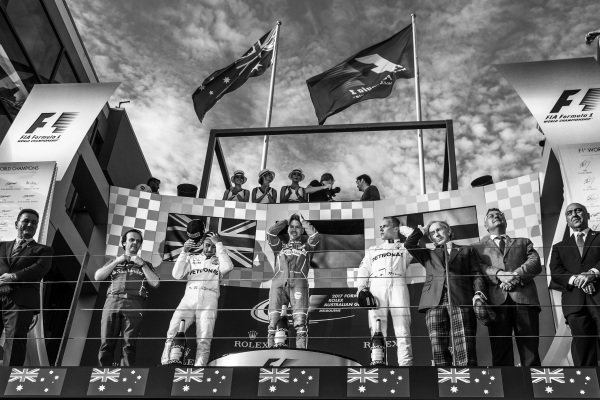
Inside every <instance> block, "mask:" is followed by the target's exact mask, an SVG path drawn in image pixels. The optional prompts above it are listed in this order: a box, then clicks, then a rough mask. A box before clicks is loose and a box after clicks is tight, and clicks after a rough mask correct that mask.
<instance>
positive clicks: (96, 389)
mask: <svg viewBox="0 0 600 400" xmlns="http://www.w3.org/2000/svg"><path fill="white" fill-rule="evenodd" d="M147 380H148V368H93V369H92V373H91V375H90V382H89V384H88V390H87V395H88V396H106V395H108V396H143V395H144V393H145V392H146V381H147Z"/></svg>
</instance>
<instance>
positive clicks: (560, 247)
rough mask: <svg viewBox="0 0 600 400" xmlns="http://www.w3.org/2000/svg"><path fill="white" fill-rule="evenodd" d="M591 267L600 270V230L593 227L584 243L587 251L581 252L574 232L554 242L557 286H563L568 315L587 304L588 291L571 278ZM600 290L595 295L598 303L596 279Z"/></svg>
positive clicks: (552, 270)
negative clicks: (573, 234) (573, 283)
mask: <svg viewBox="0 0 600 400" xmlns="http://www.w3.org/2000/svg"><path fill="white" fill-rule="evenodd" d="M590 268H597V269H599V270H600V234H599V232H597V231H592V230H590V231H589V232H588V235H587V237H586V238H585V243H584V245H583V255H580V254H579V249H578V248H577V243H575V238H574V237H573V236H570V237H569V238H568V239H566V240H563V241H562V242H558V243H555V244H554V245H553V246H552V255H551V258H550V274H551V275H552V283H553V284H554V286H556V287H559V288H562V290H563V293H562V309H563V313H564V315H565V317H567V316H568V315H569V314H572V313H574V312H577V311H579V310H581V308H582V307H583V304H585V296H586V294H585V293H584V292H583V290H581V289H578V288H577V287H575V286H573V285H569V279H570V278H571V276H573V275H578V274H580V273H582V272H586V271H588V270H589V269H590ZM594 286H595V287H596V291H595V292H594V294H592V295H591V296H593V297H594V299H595V301H596V302H597V303H596V304H598V303H600V282H599V281H598V280H596V281H594Z"/></svg>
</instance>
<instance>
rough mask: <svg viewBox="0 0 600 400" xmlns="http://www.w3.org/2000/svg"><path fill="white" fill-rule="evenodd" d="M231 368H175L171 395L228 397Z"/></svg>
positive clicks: (229, 393)
mask: <svg viewBox="0 0 600 400" xmlns="http://www.w3.org/2000/svg"><path fill="white" fill-rule="evenodd" d="M232 377H233V368H175V371H173V385H172V386H171V396H186V397H188V396H189V397H221V396H223V397H229V396H230V395H231V378H232Z"/></svg>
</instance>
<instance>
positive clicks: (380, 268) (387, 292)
mask: <svg viewBox="0 0 600 400" xmlns="http://www.w3.org/2000/svg"><path fill="white" fill-rule="evenodd" d="M407 257H408V253H407V251H406V249H405V248H404V245H403V244H402V243H401V242H400V241H395V242H392V243H390V242H385V243H382V244H380V245H377V246H372V247H370V248H369V249H368V250H367V254H365V257H364V259H363V260H362V262H361V264H360V267H359V268H358V290H359V291H361V290H362V289H364V288H369V290H370V291H371V293H372V294H373V296H374V297H375V300H376V302H377V306H378V307H377V309H374V310H369V327H370V328H371V335H373V333H374V329H375V326H376V321H377V319H380V320H381V331H382V332H383V335H384V336H385V335H386V334H387V317H388V310H389V313H390V314H391V315H392V321H393V323H394V333H395V334H396V347H397V349H398V365H400V366H406V365H412V361H413V357H412V347H411V340H410V308H409V306H410V296H409V293H408V286H407V285H406V268H407V266H408V265H407V264H408V263H407Z"/></svg>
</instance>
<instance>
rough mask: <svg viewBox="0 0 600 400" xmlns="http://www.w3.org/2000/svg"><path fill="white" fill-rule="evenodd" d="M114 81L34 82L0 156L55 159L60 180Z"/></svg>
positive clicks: (16, 158)
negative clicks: (36, 83)
mask: <svg viewBox="0 0 600 400" xmlns="http://www.w3.org/2000/svg"><path fill="white" fill-rule="evenodd" d="M118 86H119V84H118V83H68V84H52V85H35V86H34V88H33V90H32V91H31V93H30V94H29V97H27V100H26V101H25V104H24V105H23V108H21V111H19V114H17V118H15V120H14V122H13V123H12V125H11V126H10V129H9V130H8V133H7V134H6V137H5V138H4V140H3V141H2V143H1V144H0V160H2V161H10V162H19V161H24V162H30V161H55V162H56V163H57V168H58V171H57V180H61V179H62V177H63V175H64V173H65V171H66V169H67V167H68V166H69V164H70V163H71V160H72V159H73V156H74V155H75V153H76V151H77V149H78V148H79V145H80V144H81V142H82V140H83V139H84V137H85V134H86V133H87V132H88V130H89V129H90V127H91V126H92V124H93V122H94V120H95V119H96V118H97V117H98V114H99V113H100V111H102V107H104V105H105V104H106V102H107V101H108V99H109V98H110V96H111V95H112V94H113V92H114V91H115V89H116V88H117V87H118Z"/></svg>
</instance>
